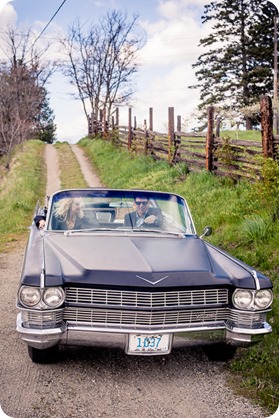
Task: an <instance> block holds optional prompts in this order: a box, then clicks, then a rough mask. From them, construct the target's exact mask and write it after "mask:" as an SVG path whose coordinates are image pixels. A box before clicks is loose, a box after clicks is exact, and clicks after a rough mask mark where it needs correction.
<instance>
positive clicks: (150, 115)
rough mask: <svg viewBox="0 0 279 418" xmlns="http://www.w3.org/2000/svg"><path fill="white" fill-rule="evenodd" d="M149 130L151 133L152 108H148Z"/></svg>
mask: <svg viewBox="0 0 279 418" xmlns="http://www.w3.org/2000/svg"><path fill="white" fill-rule="evenodd" d="M149 130H150V131H153V108H152V107H150V108H149Z"/></svg>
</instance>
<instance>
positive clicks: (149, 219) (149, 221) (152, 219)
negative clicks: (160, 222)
mask: <svg viewBox="0 0 279 418" xmlns="http://www.w3.org/2000/svg"><path fill="white" fill-rule="evenodd" d="M156 220H157V216H155V215H150V216H147V218H145V220H144V223H145V224H149V225H150V224H154V222H155V221H156Z"/></svg>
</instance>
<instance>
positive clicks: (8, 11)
mask: <svg viewBox="0 0 279 418" xmlns="http://www.w3.org/2000/svg"><path fill="white" fill-rule="evenodd" d="M16 19H17V14H16V12H15V9H14V8H13V5H12V4H11V3H7V4H6V5H5V6H4V7H3V9H2V10H0V30H2V29H3V28H6V27H7V26H9V25H14V24H15V23H16Z"/></svg>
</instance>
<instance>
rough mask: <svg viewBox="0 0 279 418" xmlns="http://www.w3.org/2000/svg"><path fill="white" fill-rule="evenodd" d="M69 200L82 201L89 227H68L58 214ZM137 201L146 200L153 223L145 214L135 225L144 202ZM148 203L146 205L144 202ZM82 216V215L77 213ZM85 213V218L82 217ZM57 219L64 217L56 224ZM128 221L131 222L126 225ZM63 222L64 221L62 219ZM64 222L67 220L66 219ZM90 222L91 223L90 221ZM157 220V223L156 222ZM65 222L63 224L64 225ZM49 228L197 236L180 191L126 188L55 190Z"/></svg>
mask: <svg viewBox="0 0 279 418" xmlns="http://www.w3.org/2000/svg"><path fill="white" fill-rule="evenodd" d="M63 199H64V203H65V202H66V200H67V199H68V200H70V199H71V200H73V199H74V200H76V199H77V200H79V202H82V203H80V205H81V208H82V213H81V214H82V219H86V221H88V225H87V224H86V227H85V226H84V225H83V224H82V223H81V222H80V223H78V227H75V226H73V227H72V228H70V227H67V226H66V220H65V215H64V214H62V213H61V209H60V213H59V214H57V213H58V209H57V208H58V207H59V206H61V202H62V200H63ZM136 201H137V203H138V202H143V203H144V205H145V206H146V208H147V211H148V214H149V216H150V215H153V216H154V217H155V218H156V221H155V222H154V223H150V224H149V223H148V222H149V221H148V220H150V219H151V220H153V219H152V216H151V218H149V216H147V215H146V221H145V223H144V225H141V226H136V224H133V221H134V219H135V216H137V215H132V213H134V214H135V213H136V209H137V208H138V207H139V206H140V208H141V210H144V209H143V207H142V206H143V205H142V203H140V205H138V204H137V205H136ZM146 201H147V202H148V203H147V204H146V203H145V202H146ZM78 216H81V215H78ZM83 216H84V218H83ZM57 219H59V220H61V222H60V224H59V225H60V226H57ZM127 220H129V221H130V222H131V224H129V225H127ZM62 221H63V222H62ZM64 221H65V222H64ZM90 222H91V224H90ZM156 222H157V223H156ZM62 224H63V226H61V225H62ZM46 231H52V232H54V231H55V232H61V231H62V232H64V233H65V231H67V232H69V231H70V232H92V233H94V231H99V232H100V231H113V232H114V231H115V233H119V232H120V231H122V232H123V231H126V232H143V233H146V232H157V235H158V232H161V233H170V234H178V235H196V230H195V226H194V223H193V220H192V216H191V213H190V210H189V208H188V205H187V202H186V200H185V199H184V198H183V197H182V196H180V195H177V194H174V193H168V192H159V191H151V190H125V189H105V188H96V189H68V190H61V191H58V192H56V193H54V194H53V195H52V196H51V197H50V199H49V205H48V212H47V218H46Z"/></svg>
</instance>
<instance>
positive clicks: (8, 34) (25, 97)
mask: <svg viewBox="0 0 279 418" xmlns="http://www.w3.org/2000/svg"><path fill="white" fill-rule="evenodd" d="M0 35H1V40H2V42H1V46H0V49H1V50H2V56H3V59H1V60H0V155H6V157H7V161H6V166H7V168H9V165H10V158H11V151H12V149H13V147H14V146H15V145H16V144H19V143H21V142H23V141H25V140H26V139H29V138H30V137H31V136H32V131H33V130H34V129H35V124H36V118H37V117H38V114H39V113H40V111H41V109H42V104H43V102H44V101H45V100H46V94H47V92H46V88H45V85H46V83H47V81H48V79H49V77H50V75H51V74H52V72H53V70H54V68H55V67H54V65H53V64H50V63H49V62H48V63H47V64H42V63H41V60H42V54H43V53H44V52H45V51H46V49H45V50H44V51H42V50H41V51H39V52H38V51H37V50H36V48H35V46H34V35H32V33H31V31H30V30H28V31H27V32H19V31H17V30H15V29H13V28H8V29H6V30H5V31H4V32H1V34H0Z"/></svg>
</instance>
